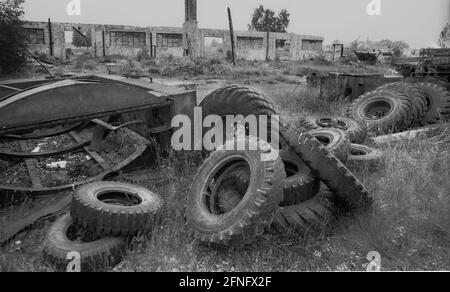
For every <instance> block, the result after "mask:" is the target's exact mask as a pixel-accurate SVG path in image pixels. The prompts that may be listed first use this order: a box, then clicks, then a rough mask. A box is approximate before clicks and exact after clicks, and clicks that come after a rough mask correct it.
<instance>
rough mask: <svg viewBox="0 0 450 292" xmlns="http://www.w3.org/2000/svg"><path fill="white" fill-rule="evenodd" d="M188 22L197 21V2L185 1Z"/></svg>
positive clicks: (193, 0)
mask: <svg viewBox="0 0 450 292" xmlns="http://www.w3.org/2000/svg"><path fill="white" fill-rule="evenodd" d="M184 3H185V4H184V5H185V9H186V12H185V14H186V21H191V20H194V21H196V20H197V0H184Z"/></svg>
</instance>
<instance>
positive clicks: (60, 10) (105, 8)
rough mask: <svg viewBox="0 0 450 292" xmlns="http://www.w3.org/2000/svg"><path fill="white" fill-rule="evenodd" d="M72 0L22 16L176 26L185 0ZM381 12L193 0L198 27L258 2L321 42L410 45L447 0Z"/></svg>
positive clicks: (41, 4) (33, 3) (350, 2)
mask: <svg viewBox="0 0 450 292" xmlns="http://www.w3.org/2000/svg"><path fill="white" fill-rule="evenodd" d="M70 1H71V0H26V2H25V10H26V15H25V18H26V20H37V21H43V20H47V18H49V17H50V18H51V19H52V20H53V21H57V22H81V23H100V24H128V25H139V26H181V25H182V23H183V21H184V0H79V1H81V8H82V9H81V15H80V16H69V15H68V14H67V12H66V5H67V4H68V3H69V2H70ZM380 1H381V4H382V5H381V15H380V16H369V15H368V14H367V13H366V6H367V4H368V3H369V2H370V0H338V1H337V0H198V20H199V26H200V27H202V28H227V27H228V19H227V14H226V7H227V6H230V7H231V9H232V13H233V22H234V26H235V29H238V30H247V25H248V23H249V22H250V16H251V14H252V12H253V9H254V8H256V7H257V6H258V5H259V4H263V5H264V7H265V8H270V9H272V10H275V11H277V12H278V11H279V10H281V9H287V10H288V11H289V12H290V13H291V24H290V26H289V32H294V33H297V34H310V35H318V36H323V37H325V43H331V42H333V41H334V40H336V39H339V40H343V41H344V42H348V41H352V40H355V39H356V38H358V37H359V38H360V39H361V40H366V39H367V38H369V39H370V40H380V39H383V38H388V39H392V40H404V41H406V42H407V43H409V44H410V45H411V46H412V47H416V48H419V47H424V46H429V45H432V44H433V43H435V42H436V41H437V39H438V36H439V33H440V31H441V30H442V28H443V27H444V25H445V23H447V22H449V21H450V0H380Z"/></svg>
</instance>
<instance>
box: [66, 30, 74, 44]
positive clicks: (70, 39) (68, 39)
mask: <svg viewBox="0 0 450 292" xmlns="http://www.w3.org/2000/svg"><path fill="white" fill-rule="evenodd" d="M64 42H65V43H66V44H72V42H73V31H68V30H66V31H64Z"/></svg>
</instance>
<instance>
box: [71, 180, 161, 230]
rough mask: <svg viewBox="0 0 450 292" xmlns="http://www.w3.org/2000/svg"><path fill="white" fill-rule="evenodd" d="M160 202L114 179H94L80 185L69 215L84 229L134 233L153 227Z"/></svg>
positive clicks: (148, 191)
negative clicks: (84, 184) (82, 185)
mask: <svg viewBox="0 0 450 292" xmlns="http://www.w3.org/2000/svg"><path fill="white" fill-rule="evenodd" d="M162 204H163V201H162V199H161V198H160V197H159V195H157V194H155V193H153V192H151V191H150V190H148V189H146V188H143V187H140V186H136V185H132V184H128V183H118V182H96V183H92V184H89V185H86V186H84V187H82V188H80V189H79V190H78V191H77V192H76V194H75V196H74V198H73V201H72V206H71V215H72V217H73V219H74V221H75V222H76V223H79V224H80V225H81V226H83V227H84V228H86V229H87V230H91V231H94V232H96V233H98V234H103V235H123V236H128V235H134V234H137V233H139V232H143V233H148V232H150V231H152V230H153V227H154V225H155V219H156V215H157V213H158V211H159V209H160V208H161V206H162Z"/></svg>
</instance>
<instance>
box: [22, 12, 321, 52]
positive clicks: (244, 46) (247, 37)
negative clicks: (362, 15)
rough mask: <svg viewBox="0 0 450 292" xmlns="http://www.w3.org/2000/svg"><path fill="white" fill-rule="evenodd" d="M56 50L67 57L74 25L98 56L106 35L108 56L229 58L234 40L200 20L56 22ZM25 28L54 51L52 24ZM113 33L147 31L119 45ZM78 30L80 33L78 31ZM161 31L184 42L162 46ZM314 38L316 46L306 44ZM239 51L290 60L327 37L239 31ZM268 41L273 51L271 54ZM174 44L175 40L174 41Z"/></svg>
mask: <svg viewBox="0 0 450 292" xmlns="http://www.w3.org/2000/svg"><path fill="white" fill-rule="evenodd" d="M51 25H52V35H53V51H54V55H55V57H58V58H65V57H66V48H69V47H71V46H70V45H67V44H66V43H65V37H64V34H65V31H73V30H72V27H75V28H77V29H80V30H81V31H83V32H87V33H89V34H90V36H91V39H92V46H91V47H90V48H88V49H87V50H89V51H91V52H92V53H93V54H96V55H97V56H99V57H100V56H103V34H104V46H105V51H106V55H124V56H130V57H132V56H136V55H137V54H138V53H139V52H141V51H143V50H146V51H147V52H149V54H150V53H151V54H152V56H155V57H157V58H162V57H168V56H175V57H182V56H185V55H187V52H188V49H189V53H190V55H191V56H192V57H193V58H198V57H214V58H226V56H227V53H228V54H230V53H229V52H231V39H230V33H229V31H228V30H217V29H202V28H198V23H197V21H196V20H189V21H186V22H185V24H184V25H183V27H146V28H143V27H136V26H124V25H98V24H80V23H55V22H53V23H52V24H51ZM25 28H40V29H43V30H44V35H45V44H40V45H29V47H30V49H31V51H32V52H37V53H42V54H50V40H49V27H48V23H47V22H27V23H26V24H25ZM112 32H143V33H145V45H133V46H128V45H127V46H117V45H115V44H114V43H113V42H112V40H111V33H112ZM74 33H76V32H74ZM158 34H179V35H181V36H182V42H181V43H180V44H178V43H176V46H175V47H174V46H161V44H158V39H157V38H158ZM206 37H214V38H221V39H223V45H222V47H223V48H222V49H221V50H219V51H217V52H215V53H214V54H212V53H211V51H208V50H207V49H206V48H205V38H206ZM277 40H278V41H280V40H283V41H284V42H285V43H286V44H288V46H287V47H286V48H284V49H283V48H278V49H277V48H276V44H277ZM310 41H313V42H315V43H316V45H313V46H311V45H305V43H306V44H308V43H309V42H310ZM235 43H236V54H237V57H238V58H240V59H246V60H265V59H266V55H268V57H269V58H270V59H272V60H274V59H276V58H280V57H281V56H283V57H286V58H288V59H289V60H304V59H308V58H310V57H312V56H314V55H316V54H317V53H318V52H320V51H321V50H322V43H323V38H321V37H316V36H308V35H296V34H289V33H270V34H269V40H267V33H264V32H249V31H235ZM267 43H268V44H269V51H268V54H267ZM172 44H173V43H172Z"/></svg>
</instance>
